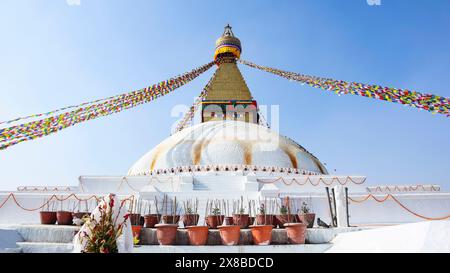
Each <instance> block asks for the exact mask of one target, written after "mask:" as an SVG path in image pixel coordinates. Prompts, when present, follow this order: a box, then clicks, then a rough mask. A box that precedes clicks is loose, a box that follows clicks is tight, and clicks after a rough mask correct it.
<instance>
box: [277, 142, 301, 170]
mask: <svg viewBox="0 0 450 273" xmlns="http://www.w3.org/2000/svg"><path fill="white" fill-rule="evenodd" d="M280 148H281V149H282V150H283V151H284V152H285V153H286V155H287V156H288V157H289V159H290V160H291V164H292V167H293V168H296V169H297V168H298V161H297V156H296V154H295V152H294V151H293V150H292V149H289V148H288V147H286V146H284V145H283V146H282V147H280Z"/></svg>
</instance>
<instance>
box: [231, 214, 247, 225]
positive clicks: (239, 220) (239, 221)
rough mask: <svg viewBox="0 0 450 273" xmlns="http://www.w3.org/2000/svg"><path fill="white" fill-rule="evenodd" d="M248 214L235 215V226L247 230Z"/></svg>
mask: <svg viewBox="0 0 450 273" xmlns="http://www.w3.org/2000/svg"><path fill="white" fill-rule="evenodd" d="M248 222H249V216H248V214H233V224H234V225H237V226H240V227H241V228H247V227H248V226H249V224H248Z"/></svg>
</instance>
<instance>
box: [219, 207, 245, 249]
mask: <svg viewBox="0 0 450 273" xmlns="http://www.w3.org/2000/svg"><path fill="white" fill-rule="evenodd" d="M223 208H224V211H225V215H226V217H225V218H224V221H223V223H222V225H220V226H218V227H217V228H219V234H220V239H221V240H222V244H224V245H226V246H233V245H237V244H238V243H239V237H240V236H241V227H240V226H238V225H233V223H232V222H231V220H232V219H233V218H232V217H229V216H228V215H229V212H230V211H229V206H228V201H227V202H225V201H223Z"/></svg>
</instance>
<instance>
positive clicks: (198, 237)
mask: <svg viewBox="0 0 450 273" xmlns="http://www.w3.org/2000/svg"><path fill="white" fill-rule="evenodd" d="M206 215H207V210H205V215H204V216H205V217H203V226H186V229H187V233H188V239H189V244H191V245H193V246H202V245H206V242H207V241H208V234H209V228H208V226H207V225H206Z"/></svg>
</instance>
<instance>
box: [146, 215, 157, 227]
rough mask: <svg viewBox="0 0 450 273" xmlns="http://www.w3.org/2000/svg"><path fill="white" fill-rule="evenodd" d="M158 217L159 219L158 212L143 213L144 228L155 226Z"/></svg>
mask: <svg viewBox="0 0 450 273" xmlns="http://www.w3.org/2000/svg"><path fill="white" fill-rule="evenodd" d="M159 219H161V215H160V214H147V215H144V224H145V227H146V228H152V227H155V225H156V224H158V223H159Z"/></svg>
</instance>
